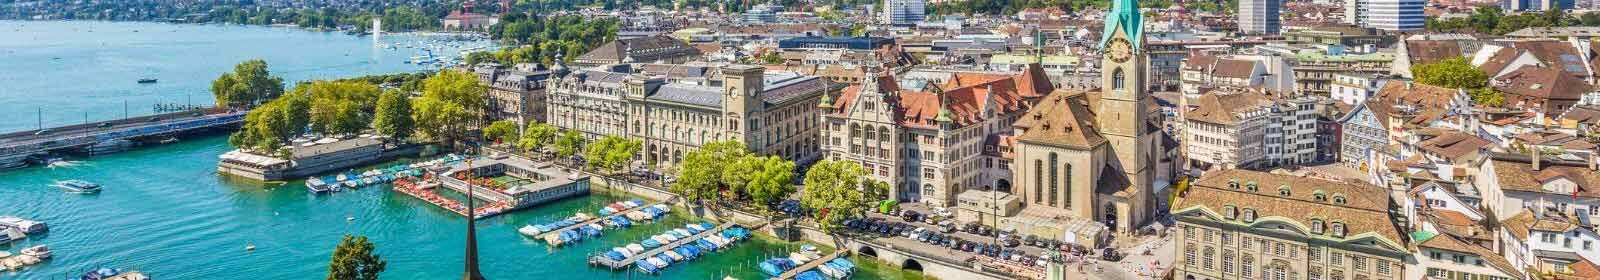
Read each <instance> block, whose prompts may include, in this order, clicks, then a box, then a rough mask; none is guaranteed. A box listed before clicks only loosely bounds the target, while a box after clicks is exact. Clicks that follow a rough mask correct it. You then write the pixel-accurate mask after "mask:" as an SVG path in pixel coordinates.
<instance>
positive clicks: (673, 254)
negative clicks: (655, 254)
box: [662, 250, 683, 261]
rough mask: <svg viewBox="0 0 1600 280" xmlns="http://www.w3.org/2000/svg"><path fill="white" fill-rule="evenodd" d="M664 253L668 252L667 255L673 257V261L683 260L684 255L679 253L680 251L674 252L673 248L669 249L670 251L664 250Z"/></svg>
mask: <svg viewBox="0 0 1600 280" xmlns="http://www.w3.org/2000/svg"><path fill="white" fill-rule="evenodd" d="M662 253H664V254H666V255H667V257H669V258H672V261H683V255H680V254H678V252H673V251H671V250H668V251H666V252H662Z"/></svg>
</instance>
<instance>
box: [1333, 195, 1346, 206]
mask: <svg viewBox="0 0 1600 280" xmlns="http://www.w3.org/2000/svg"><path fill="white" fill-rule="evenodd" d="M1333 204H1334V205H1344V194H1341V193H1334V194H1333Z"/></svg>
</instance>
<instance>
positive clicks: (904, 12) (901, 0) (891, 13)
mask: <svg viewBox="0 0 1600 280" xmlns="http://www.w3.org/2000/svg"><path fill="white" fill-rule="evenodd" d="M927 6H928V3H927V0H883V18H882V20H883V23H884V24H889V25H916V24H917V23H918V22H922V21H923V20H924V19H926V18H927V14H928V7H927Z"/></svg>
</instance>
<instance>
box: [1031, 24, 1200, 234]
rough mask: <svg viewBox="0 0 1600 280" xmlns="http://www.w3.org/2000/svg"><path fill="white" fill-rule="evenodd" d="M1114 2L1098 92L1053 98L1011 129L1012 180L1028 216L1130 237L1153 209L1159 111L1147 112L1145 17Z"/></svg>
mask: <svg viewBox="0 0 1600 280" xmlns="http://www.w3.org/2000/svg"><path fill="white" fill-rule="evenodd" d="M1136 4H1137V3H1134V2H1133V1H1126V0H1125V1H1119V2H1117V4H1116V8H1115V9H1114V10H1113V11H1112V12H1111V13H1110V14H1108V15H1107V20H1108V22H1107V24H1106V32H1105V33H1103V34H1104V35H1105V37H1104V38H1102V39H1101V41H1100V49H1101V50H1102V52H1104V53H1105V56H1106V59H1105V62H1104V63H1103V64H1102V65H1101V67H1102V68H1101V70H1100V72H1101V81H1100V82H1101V89H1099V91H1098V92H1073V91H1066V90H1062V91H1057V92H1055V93H1052V94H1051V95H1050V96H1048V97H1045V99H1044V100H1043V101H1042V102H1041V103H1039V105H1038V106H1037V107H1035V108H1034V109H1033V110H1032V111H1030V112H1028V113H1027V114H1026V115H1024V116H1023V117H1022V118H1021V119H1020V120H1019V121H1017V122H1016V123H1015V124H1014V125H1013V127H1014V128H1015V129H1016V144H1015V147H1016V148H1015V149H1014V150H1015V153H1016V155H1015V159H1016V165H1017V168H1015V170H1016V172H1015V173H1014V174H1015V181H1016V182H1017V187H1018V188H1020V189H1021V192H1020V193H1021V194H1022V195H1021V198H1022V201H1023V204H1024V205H1027V207H1026V208H1025V210H1024V212H1025V213H1026V214H1028V215H1032V216H1041V217H1068V218H1073V219H1080V220H1082V219H1089V220H1094V221H1097V222H1100V223H1102V224H1105V225H1106V226H1108V227H1109V228H1110V229H1113V230H1116V231H1119V232H1131V231H1133V230H1134V229H1136V228H1137V226H1139V225H1141V224H1142V223H1144V222H1145V221H1146V220H1147V219H1148V218H1149V217H1150V216H1151V214H1152V212H1153V209H1154V208H1155V207H1156V206H1155V205H1156V203H1155V202H1154V200H1153V199H1154V197H1155V196H1154V195H1153V193H1154V192H1155V191H1156V190H1157V189H1158V188H1157V187H1156V186H1158V185H1163V184H1164V183H1159V182H1158V181H1157V179H1156V176H1155V175H1156V173H1157V172H1156V169H1157V168H1156V166H1157V165H1158V164H1161V163H1162V162H1169V161H1162V160H1160V157H1161V154H1162V153H1158V152H1156V151H1158V150H1160V149H1159V147H1158V144H1159V143H1158V142H1157V141H1156V140H1157V139H1158V137H1157V136H1159V135H1160V126H1159V125H1156V124H1159V123H1160V116H1159V114H1156V112H1154V111H1155V110H1159V108H1153V106H1149V104H1150V101H1149V100H1147V99H1149V94H1148V92H1147V90H1148V89H1149V86H1148V84H1147V82H1146V79H1147V77H1148V76H1147V75H1146V71H1147V68H1146V67H1147V63H1146V62H1147V58H1146V56H1145V51H1144V45H1145V39H1144V36H1143V27H1142V25H1141V21H1142V16H1141V15H1140V14H1139V13H1138V6H1137V5H1136Z"/></svg>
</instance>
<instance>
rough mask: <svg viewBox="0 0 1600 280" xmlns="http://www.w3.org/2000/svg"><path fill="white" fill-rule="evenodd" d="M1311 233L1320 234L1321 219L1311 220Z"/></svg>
mask: <svg viewBox="0 0 1600 280" xmlns="http://www.w3.org/2000/svg"><path fill="white" fill-rule="evenodd" d="M1311 233H1313V234H1322V219H1311Z"/></svg>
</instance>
